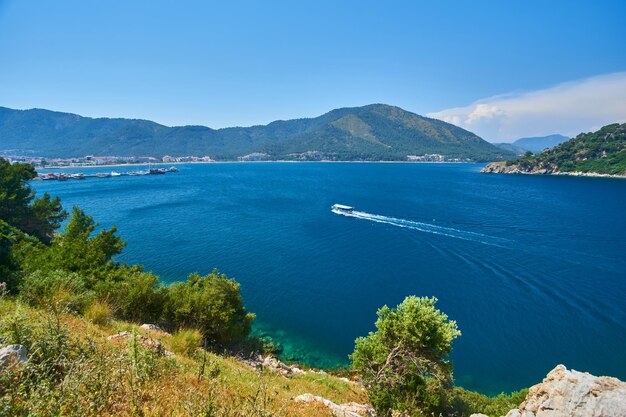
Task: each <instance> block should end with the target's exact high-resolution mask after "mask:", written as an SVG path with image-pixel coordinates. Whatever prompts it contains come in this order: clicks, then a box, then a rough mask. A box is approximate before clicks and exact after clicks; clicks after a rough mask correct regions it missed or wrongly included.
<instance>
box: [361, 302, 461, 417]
mask: <svg viewBox="0 0 626 417" xmlns="http://www.w3.org/2000/svg"><path fill="white" fill-rule="evenodd" d="M436 302H437V299H436V298H426V297H423V298H418V297H407V298H406V299H405V300H404V301H403V302H402V303H401V304H400V305H398V307H397V308H395V309H391V308H389V307H387V306H384V307H383V308H381V309H380V310H378V313H377V314H378V320H377V321H376V328H377V330H376V331H375V332H370V334H369V335H368V336H367V337H361V338H359V339H357V340H356V347H355V350H354V353H353V354H352V355H351V359H352V365H353V367H354V368H355V369H356V370H357V371H358V372H359V374H360V377H361V379H362V381H363V383H364V384H365V387H366V389H367V392H368V395H369V398H370V402H371V403H372V406H374V408H375V409H376V411H377V412H378V413H379V414H380V415H382V416H389V415H391V413H392V412H393V411H399V412H404V413H408V414H409V415H411V416H419V415H430V414H431V413H437V412H440V411H441V410H443V409H444V407H445V405H446V404H445V403H446V396H447V389H449V388H451V386H452V365H451V363H450V362H449V361H447V356H448V355H449V354H450V352H451V350H452V341H453V340H454V339H455V338H456V337H458V336H459V335H460V334H461V332H460V331H459V330H458V329H457V326H456V322H454V321H450V320H448V316H446V315H445V314H444V313H442V312H441V311H439V310H438V309H436V308H435V303H436Z"/></svg>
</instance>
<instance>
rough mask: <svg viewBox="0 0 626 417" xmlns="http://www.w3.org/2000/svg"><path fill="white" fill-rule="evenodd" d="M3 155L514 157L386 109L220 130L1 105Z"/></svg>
mask: <svg viewBox="0 0 626 417" xmlns="http://www.w3.org/2000/svg"><path fill="white" fill-rule="evenodd" d="M0 150H15V151H16V152H19V153H22V154H24V153H30V154H34V155H38V156H45V157H78V156H84V155H116V156H156V157H159V156H164V155H171V156H185V155H196V156H203V155H208V156H211V157H213V158H214V159H217V160H235V159H237V158H239V157H243V156H246V155H249V154H255V153H258V154H260V155H257V157H259V158H261V159H273V160H275V159H287V160H318V159H330V160H406V159H407V155H423V154H435V153H436V154H442V155H446V156H448V157H450V158H462V159H470V160H475V161H489V160H501V159H505V158H507V157H511V156H513V154H511V153H508V152H507V151H503V150H501V149H498V148H496V147H495V146H493V145H492V144H490V143H488V142H486V141H484V140H483V139H481V138H480V137H478V136H477V135H475V134H473V133H471V132H468V131H467V130H464V129H461V128H460V127H457V126H454V125H452V124H449V123H445V122H443V121H440V120H436V119H430V118H426V117H423V116H419V115H417V114H414V113H411V112H408V111H405V110H402V109H400V108H398V107H394V106H388V105H383V104H372V105H368V106H363V107H353V108H341V109H336V110H332V111H330V112H328V113H326V114H324V115H322V116H319V117H316V118H311V119H295V120H287V121H275V122H272V123H270V124H268V125H264V126H252V127H232V128H225V129H211V128H208V127H205V126H177V127H168V126H163V125H160V124H158V123H155V122H151V121H148V120H137V119H109V118H95V119H94V118H89V117H81V116H78V115H75V114H70V113H59V112H53V111H49V110H42V109H32V110H13V109H8V108H3V107H0Z"/></svg>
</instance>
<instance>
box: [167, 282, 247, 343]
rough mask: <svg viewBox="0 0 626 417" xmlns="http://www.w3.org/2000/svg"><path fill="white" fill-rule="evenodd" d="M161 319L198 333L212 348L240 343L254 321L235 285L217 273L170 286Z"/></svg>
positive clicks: (235, 283)
mask: <svg viewBox="0 0 626 417" xmlns="http://www.w3.org/2000/svg"><path fill="white" fill-rule="evenodd" d="M165 317H166V319H167V320H168V321H169V322H170V324H171V325H172V326H174V327H178V328H197V329H199V330H200V331H202V333H203V336H204V338H205V340H206V341H207V342H209V343H213V344H216V345H231V344H234V343H238V342H241V341H243V340H244V339H245V338H246V337H247V336H248V335H249V334H250V329H251V325H252V322H253V321H254V318H255V316H254V314H252V313H249V312H248V311H247V310H246V308H245V307H244V305H243V300H242V298H241V289H240V286H239V284H238V283H237V282H236V281H235V280H233V279H230V278H228V277H227V276H226V275H224V274H220V273H219V272H218V271H217V270H213V272H211V273H210V274H209V275H205V276H200V275H199V274H191V275H189V277H188V279H187V282H177V283H174V284H171V285H170V286H169V287H168V296H167V302H166V305H165Z"/></svg>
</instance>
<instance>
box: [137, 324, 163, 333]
mask: <svg viewBox="0 0 626 417" xmlns="http://www.w3.org/2000/svg"><path fill="white" fill-rule="evenodd" d="M139 328H140V329H143V330H150V331H151V332H157V333H164V334H169V333H167V332H166V331H165V330H163V329H161V328H160V327H159V326H157V325H156V324H150V323H144V324H142V325H141V326H139Z"/></svg>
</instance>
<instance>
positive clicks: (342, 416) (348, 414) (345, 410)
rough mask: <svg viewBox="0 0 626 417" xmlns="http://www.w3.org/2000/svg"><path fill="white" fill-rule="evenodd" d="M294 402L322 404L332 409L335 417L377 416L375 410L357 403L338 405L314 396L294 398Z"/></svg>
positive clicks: (307, 395) (303, 395) (305, 395)
mask: <svg viewBox="0 0 626 417" xmlns="http://www.w3.org/2000/svg"><path fill="white" fill-rule="evenodd" d="M294 401H296V402H303V403H312V402H319V403H322V404H324V405H325V406H326V407H328V408H329V409H330V411H331V412H332V413H333V416H335V417H374V416H375V414H374V410H373V409H371V408H369V407H367V406H365V405H362V404H357V403H347V404H342V405H338V404H335V403H334V402H332V401H330V400H327V399H326V398H323V397H318V396H316V395H312V394H302V395H298V396H297V397H296V398H294Z"/></svg>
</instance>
